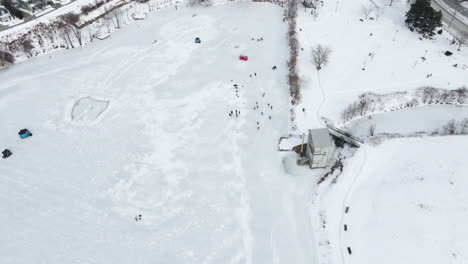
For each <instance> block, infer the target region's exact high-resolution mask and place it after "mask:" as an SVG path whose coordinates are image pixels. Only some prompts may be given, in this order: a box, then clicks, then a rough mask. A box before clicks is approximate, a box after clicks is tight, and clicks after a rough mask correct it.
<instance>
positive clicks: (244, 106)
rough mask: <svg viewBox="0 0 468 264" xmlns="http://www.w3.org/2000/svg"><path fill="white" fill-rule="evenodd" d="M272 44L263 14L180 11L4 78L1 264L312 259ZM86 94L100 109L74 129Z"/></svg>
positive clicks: (305, 196) (281, 72)
mask: <svg viewBox="0 0 468 264" xmlns="http://www.w3.org/2000/svg"><path fill="white" fill-rule="evenodd" d="M194 13H195V14H197V16H195V17H192V15H193V14H194ZM259 21H261V23H259ZM265 25H269V27H265ZM285 35H286V24H284V23H283V22H282V9H281V8H279V7H278V6H275V5H272V4H265V3H236V4H229V5H225V6H216V7H213V8H199V9H193V8H186V7H183V6H181V7H179V8H178V10H177V11H176V10H175V9H173V8H168V9H162V10H160V11H158V12H157V13H153V14H150V15H149V16H148V17H147V18H146V19H145V20H143V21H139V22H136V23H133V24H131V25H128V26H126V27H125V28H124V29H121V30H119V31H116V32H114V33H113V34H112V37H111V38H108V39H106V40H103V41H95V42H94V43H92V44H90V45H88V46H86V47H85V48H80V49H73V50H66V51H59V52H55V53H53V54H51V57H50V58H49V56H43V57H40V58H34V59H30V60H28V61H27V62H23V63H22V64H20V65H16V66H14V67H11V68H9V69H6V70H4V71H2V72H1V73H0V76H1V77H2V80H3V81H2V83H1V84H0V94H1V96H0V120H1V121H2V124H1V125H2V133H1V134H0V143H1V146H2V147H8V148H10V149H11V150H12V151H13V153H14V155H13V156H11V157H10V158H9V159H6V160H2V162H1V163H0V193H1V194H2V195H1V196H2V199H0V200H1V201H0V208H2V214H0V223H1V225H2V228H1V230H2V232H1V233H2V235H1V237H0V245H2V246H0V262H2V263H48V264H53V263H173V264H175V263H312V262H314V257H315V256H314V251H313V250H312V248H313V232H312V229H311V226H310V221H309V220H310V215H309V210H307V208H308V206H309V202H310V197H309V196H310V192H309V190H310V188H311V186H310V183H311V182H310V181H308V177H307V176H308V175H307V174H304V173H303V171H301V170H299V169H297V168H295V163H294V162H295V160H294V158H293V157H294V156H291V153H280V152H278V151H277V147H278V139H279V137H280V136H282V135H284V134H286V133H287V125H288V118H289V117H288V114H289V111H288V107H289V106H288V103H289V99H288V86H287V84H286V72H287V67H286V60H287V54H288V46H287V40H286V38H285ZM195 37H200V38H201V40H202V43H201V44H195V43H194V39H195ZM260 37H263V39H264V41H252V40H251V38H260ZM154 40H157V42H156V43H154V44H153V42H154ZM235 45H239V47H238V48H234V46H235ZM240 54H245V55H248V56H249V61H248V62H243V61H239V59H238V56H239V55H240ZM273 65H278V70H276V71H272V70H271V67H272V66H273ZM255 73H256V76H255ZM250 75H252V77H250ZM235 83H236V84H238V92H237V93H236V91H235V88H234V87H233V84H235ZM264 93H265V95H264V96H262V95H263V94H264ZM236 94H237V95H236ZM83 97H90V98H97V99H99V100H101V99H103V100H106V101H110V104H109V107H108V108H107V109H106V110H105V113H103V114H101V115H100V116H99V118H98V119H96V120H95V121H93V122H89V125H86V126H76V122H73V121H72V120H71V118H70V113H71V110H72V109H73V104H74V103H75V102H76V101H77V99H79V98H83ZM87 101H88V102H87V104H85V105H84V106H85V107H84V108H80V109H79V110H78V109H76V108H75V110H76V111H79V112H80V114H79V116H81V118H82V119H86V120H90V119H93V118H94V117H96V116H97V115H98V112H100V110H103V104H101V103H99V104H98V105H95V102H96V101H90V100H87ZM81 103H84V102H81ZM81 103H80V105H81ZM90 103H91V104H90ZM257 104H258V106H259V107H258V109H255V110H254V109H253V108H254V107H255V106H256V105H257ZM231 110H232V111H234V110H238V111H240V115H239V116H238V117H237V118H236V117H235V116H233V117H230V116H229V112H230V111H231ZM262 112H263V115H262V114H261V113H262ZM270 116H271V120H270V119H269V117H270ZM257 122H259V125H257ZM24 127H26V128H29V129H30V130H31V131H32V132H33V133H34V136H33V137H32V138H29V139H28V140H20V139H19V137H18V135H17V132H18V130H19V129H21V128H24ZM291 164H292V165H291ZM306 172H307V170H306ZM139 214H141V215H142V217H141V220H139V221H136V220H135V216H137V215H139ZM137 219H138V218H137Z"/></svg>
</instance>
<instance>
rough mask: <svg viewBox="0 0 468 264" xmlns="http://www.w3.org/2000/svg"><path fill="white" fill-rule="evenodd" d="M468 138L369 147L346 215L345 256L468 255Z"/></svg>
mask: <svg viewBox="0 0 468 264" xmlns="http://www.w3.org/2000/svg"><path fill="white" fill-rule="evenodd" d="M467 145H468V138H467V137H463V136H454V137H436V138H414V139H398V140H390V141H387V142H385V143H383V144H382V145H380V146H377V147H371V148H369V149H368V150H367V153H366V157H367V158H366V160H365V164H364V166H363V167H362V170H361V171H360V174H359V176H358V177H359V178H358V179H357V181H356V183H355V184H354V186H353V187H352V193H351V195H350V197H349V200H348V202H347V204H346V206H349V212H348V213H347V214H345V215H344V218H343V220H342V224H343V225H344V224H346V225H347V226H348V231H346V232H344V231H342V235H341V242H342V247H343V248H342V249H343V251H344V250H345V247H348V246H349V247H351V248H352V252H353V253H352V255H351V256H349V255H348V253H347V252H345V253H344V258H345V259H344V260H345V263H349V264H352V263H361V264H367V263H369V264H371V263H382V264H386V263H466V262H467V261H468V247H467V246H466V245H467V244H468V239H467V238H468V226H467V225H466V223H467V221H468V208H467V204H468V195H467V194H466V186H468V178H467V177H466V175H467V174H468V164H467V163H466V159H465V156H466V153H465V150H466V147H465V146H467ZM447 155H450V158H447ZM346 176H351V175H346ZM342 228H343V227H342ZM383 256H384V257H383Z"/></svg>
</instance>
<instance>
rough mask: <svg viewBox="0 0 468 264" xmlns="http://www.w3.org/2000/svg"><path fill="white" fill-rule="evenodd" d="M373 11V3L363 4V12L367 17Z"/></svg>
mask: <svg viewBox="0 0 468 264" xmlns="http://www.w3.org/2000/svg"><path fill="white" fill-rule="evenodd" d="M372 11H374V8H373V7H372V6H371V5H362V6H361V13H362V14H363V15H364V16H365V17H366V19H367V18H368V17H369V15H370V14H371V13H372Z"/></svg>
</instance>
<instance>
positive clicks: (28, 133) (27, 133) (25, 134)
mask: <svg viewBox="0 0 468 264" xmlns="http://www.w3.org/2000/svg"><path fill="white" fill-rule="evenodd" d="M18 135H19V136H20V138H21V139H25V138H27V137H32V133H31V131H29V130H27V129H26V128H24V129H21V130H20V131H19V132H18Z"/></svg>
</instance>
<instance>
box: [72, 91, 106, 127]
mask: <svg viewBox="0 0 468 264" xmlns="http://www.w3.org/2000/svg"><path fill="white" fill-rule="evenodd" d="M109 102H110V101H106V100H99V99H96V98H92V97H83V98H80V99H79V100H78V101H76V102H75V104H74V105H73V109H72V111H71V119H72V121H74V122H79V123H82V122H92V121H95V120H96V119H98V118H99V116H101V114H102V113H103V112H104V111H106V109H107V107H108V106H109Z"/></svg>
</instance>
